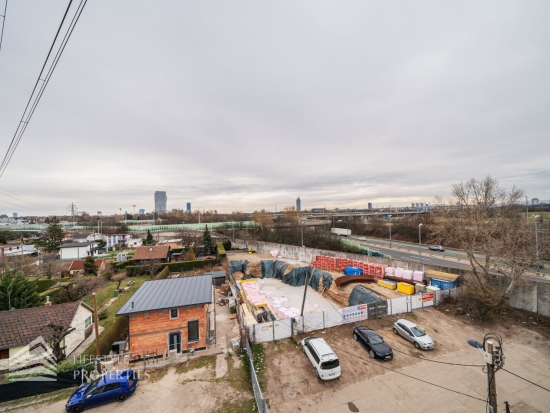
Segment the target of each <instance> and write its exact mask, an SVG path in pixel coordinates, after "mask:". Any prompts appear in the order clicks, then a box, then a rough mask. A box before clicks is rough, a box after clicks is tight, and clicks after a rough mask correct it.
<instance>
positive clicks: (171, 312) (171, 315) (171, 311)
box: [170, 308, 178, 319]
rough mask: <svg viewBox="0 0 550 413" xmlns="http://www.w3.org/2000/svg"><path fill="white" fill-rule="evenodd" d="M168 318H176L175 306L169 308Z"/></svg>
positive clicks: (176, 310)
mask: <svg viewBox="0 0 550 413" xmlns="http://www.w3.org/2000/svg"><path fill="white" fill-rule="evenodd" d="M170 318H171V319H172V318H178V309H177V308H172V309H171V310H170Z"/></svg>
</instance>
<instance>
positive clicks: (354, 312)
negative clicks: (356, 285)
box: [340, 304, 369, 324]
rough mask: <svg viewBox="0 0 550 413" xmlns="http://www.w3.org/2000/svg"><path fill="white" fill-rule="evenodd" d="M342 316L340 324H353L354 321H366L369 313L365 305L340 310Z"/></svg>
mask: <svg viewBox="0 0 550 413" xmlns="http://www.w3.org/2000/svg"><path fill="white" fill-rule="evenodd" d="M340 312H341V314H342V324H347V323H354V322H356V321H361V320H368V318H369V313H368V308H367V304H359V305H353V306H351V307H345V308H342V309H341V310H340Z"/></svg>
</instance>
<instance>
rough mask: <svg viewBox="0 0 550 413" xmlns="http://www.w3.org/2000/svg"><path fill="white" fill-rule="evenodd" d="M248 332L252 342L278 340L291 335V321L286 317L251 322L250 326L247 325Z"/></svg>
mask: <svg viewBox="0 0 550 413" xmlns="http://www.w3.org/2000/svg"><path fill="white" fill-rule="evenodd" d="M248 333H249V334H250V339H251V340H252V342H253V343H254V344H257V343H267V342H269V341H275V340H280V339H282V338H288V337H292V322H291V319H290V318H288V319H284V320H275V321H269V322H267V323H261V324H252V326H250V327H248Z"/></svg>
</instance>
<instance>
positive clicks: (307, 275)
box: [300, 267, 312, 317]
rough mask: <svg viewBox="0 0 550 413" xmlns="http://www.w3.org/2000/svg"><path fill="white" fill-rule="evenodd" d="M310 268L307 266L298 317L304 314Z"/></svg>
mask: <svg viewBox="0 0 550 413" xmlns="http://www.w3.org/2000/svg"><path fill="white" fill-rule="evenodd" d="M311 271H312V268H311V267H308V269H307V272H306V283H305V285H304V299H303V300H302V311H300V317H303V316H304V305H305V304H306V294H307V285H308V284H309V277H310V275H311Z"/></svg>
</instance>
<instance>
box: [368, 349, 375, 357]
mask: <svg viewBox="0 0 550 413" xmlns="http://www.w3.org/2000/svg"><path fill="white" fill-rule="evenodd" d="M369 354H370V356H371V357H372V358H374V351H372V350H371V351H369Z"/></svg>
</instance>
